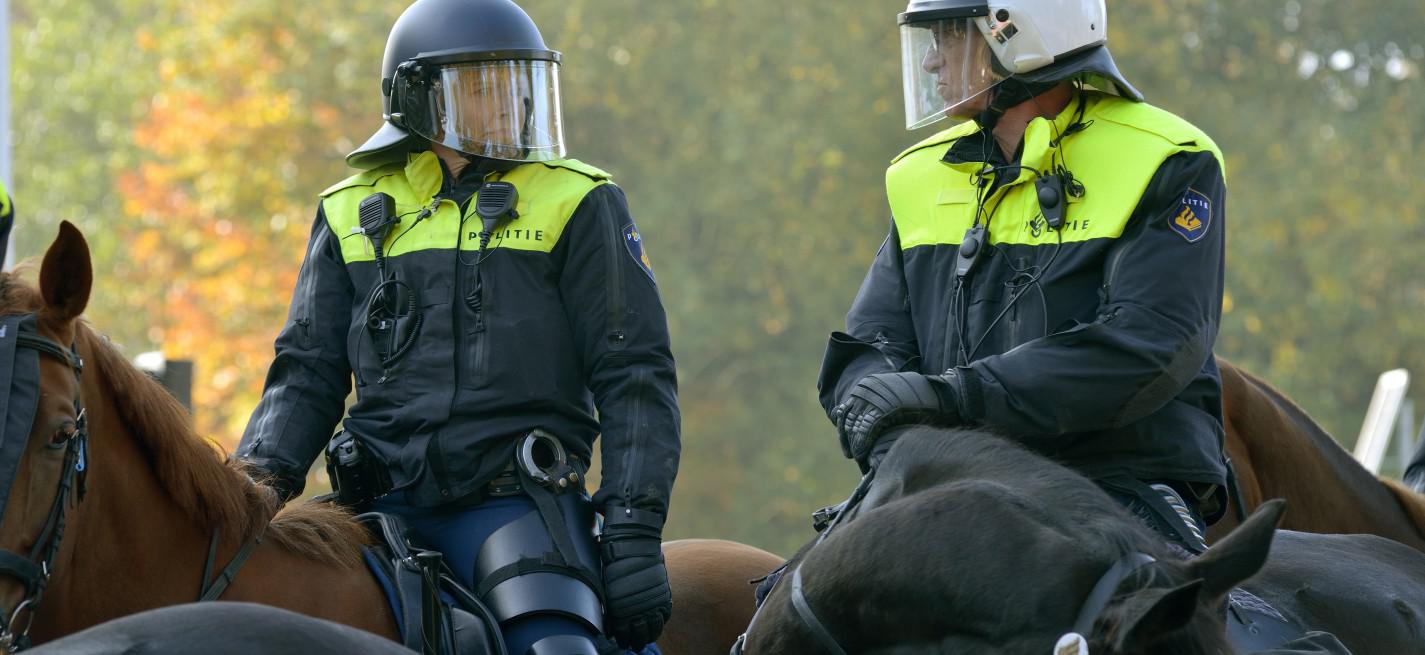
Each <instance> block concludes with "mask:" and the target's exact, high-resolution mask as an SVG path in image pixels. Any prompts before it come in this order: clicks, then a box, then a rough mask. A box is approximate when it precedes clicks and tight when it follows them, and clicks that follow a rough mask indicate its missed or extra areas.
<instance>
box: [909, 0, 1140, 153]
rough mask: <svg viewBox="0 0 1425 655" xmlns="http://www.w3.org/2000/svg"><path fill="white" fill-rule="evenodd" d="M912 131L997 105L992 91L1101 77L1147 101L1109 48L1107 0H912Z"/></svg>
mask: <svg viewBox="0 0 1425 655" xmlns="http://www.w3.org/2000/svg"><path fill="white" fill-rule="evenodd" d="M899 22H900V26H901V69H902V73H903V77H904V84H905V109H906V129H911V130H913V129H917V128H921V127H925V126H926V125H930V124H931V123H934V122H937V121H939V120H941V119H944V118H946V117H950V118H955V119H960V120H964V119H968V118H972V117H974V116H975V115H976V114H978V113H980V112H981V111H984V110H985V109H987V108H989V106H990V100H991V95H992V90H993V89H994V88H995V87H996V86H998V85H999V84H1000V83H1001V82H1003V81H1005V80H1006V79H1009V78H1011V77H1013V78H1017V79H1021V80H1024V81H1026V82H1034V83H1041V82H1050V81H1062V80H1065V79H1070V78H1073V77H1076V76H1084V77H1096V78H1098V79H1099V81H1100V83H1102V82H1104V81H1106V82H1108V84H1104V86H1105V87H1106V89H1105V90H1112V91H1116V92H1117V93H1118V94H1119V95H1123V96H1126V97H1130V98H1132V99H1134V100H1141V99H1142V96H1141V95H1140V94H1138V92H1137V91H1136V90H1134V89H1133V87H1132V86H1131V85H1129V84H1128V82H1127V81H1126V80H1124V79H1123V76H1122V74H1120V73H1119V72H1118V68H1117V66H1115V65H1114V64H1113V59H1112V57H1111V56H1109V55H1108V51H1107V50H1106V49H1105V48H1103V47H1101V46H1103V45H1104V44H1105V43H1107V42H1108V11H1107V9H1106V8H1105V6H1104V0H911V2H910V4H909V6H907V7H906V10H905V13H902V14H900V16H899Z"/></svg>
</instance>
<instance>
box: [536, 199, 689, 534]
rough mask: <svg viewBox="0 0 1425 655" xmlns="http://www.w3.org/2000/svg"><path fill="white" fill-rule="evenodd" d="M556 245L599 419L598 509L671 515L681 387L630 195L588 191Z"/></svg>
mask: <svg viewBox="0 0 1425 655" xmlns="http://www.w3.org/2000/svg"><path fill="white" fill-rule="evenodd" d="M559 241H560V242H559V244H558V245H557V246H556V252H555V256H556V258H557V259H558V261H559V262H560V263H561V265H562V268H561V271H560V277H559V290H560V295H561V296H562V297H563V299H564V305H565V312H566V313H567V314H568V316H569V322H570V325H571V326H572V327H573V333H574V338H575V340H576V341H577V343H578V346H579V352H580V356H581V358H582V361H583V367H584V375H585V379H586V381H587V384H588V386H589V390H590V391H591V392H593V395H594V404H595V406H596V407H597V408H598V411H599V424H600V432H601V446H600V448H601V450H600V454H601V455H602V460H603V470H602V471H601V472H600V477H601V483H600V485H599V490H598V492H597V493H595V494H594V503H595V506H597V507H599V508H601V509H602V510H603V511H604V512H605V513H607V512H608V511H610V508H611V507H627V508H631V509H637V510H643V511H649V512H654V513H656V514H657V515H658V516H660V517H666V516H667V512H668V498H669V495H670V494H671V493H672V490H673V479H674V477H676V476H677V473H678V457H679V453H680V451H681V448H682V446H681V442H680V437H679V431H680V424H681V419H680V417H679V414H678V379H677V374H676V372H675V370H674V366H673V352H672V349H671V346H670V345H669V338H668V319H667V316H666V315H665V314H664V311H663V301H662V299H661V298H659V295H658V286H657V285H656V284H655V282H654V280H653V274H652V272H651V269H648V268H646V258H644V257H643V256H642V255H643V252H642V236H641V235H640V234H639V233H638V229H637V227H635V226H634V223H633V218H632V217H631V216H630V215H629V211H628V204H627V201H626V200H625V199H624V195H623V191H622V190H620V189H619V188H618V187H616V186H614V185H612V184H605V185H602V186H599V187H596V188H595V189H594V190H593V191H590V192H589V194H588V195H587V196H585V197H584V200H583V202H582V203H581V204H580V205H579V208H578V209H577V210H576V211H575V212H574V215H573V217H571V218H570V219H569V223H568V226H567V227H566V228H565V230H564V234H563V235H562V236H561V237H560V240H559ZM635 253H637V254H635Z"/></svg>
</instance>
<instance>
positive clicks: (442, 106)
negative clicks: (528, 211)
mask: <svg viewBox="0 0 1425 655" xmlns="http://www.w3.org/2000/svg"><path fill="white" fill-rule="evenodd" d="M559 61H560V57H559V53H558V52H555V51H553V50H550V49H549V48H548V47H547V46H545V44H544V37H542V36H540V34H539V28H538V27H537V26H536V25H535V24H534V21H533V20H531V19H530V17H529V15H528V14H526V13H525V12H524V10H523V9H521V8H520V7H519V5H516V4H515V3H513V2H511V1H510V0H416V2H415V3H413V4H412V5H411V6H410V7H407V8H406V11H405V12H404V13H402V14H401V17H400V18H397V19H396V24H395V26H393V27H392V28H391V36H390V38H389V39H388V40H387V41H386V55H385V58H384V59H383V61H382V64H381V91H382V95H383V101H382V109H383V112H382V117H383V119H384V121H383V123H382V125H381V128H380V129H379V130H377V131H376V133H375V134H373V135H372V136H371V138H370V139H367V141H366V143H364V144H362V145H361V147H359V148H357V149H356V150H355V151H353V152H352V153H351V154H350V155H347V157H346V162H347V164H349V165H351V166H352V167H355V168H361V169H370V168H374V167H376V166H379V165H381V164H385V163H388V162H393V161H400V160H402V159H403V158H404V156H405V154H406V152H407V151H408V150H409V149H410V146H411V145H412V143H411V142H412V140H414V139H416V138H417V137H421V138H424V139H425V140H428V141H430V142H433V143H441V144H444V145H446V146H449V147H451V148H453V149H455V150H458V151H460V152H462V153H465V154H467V155H472V156H478V157H488V158H492V159H502V160H509V161H521V162H523V161H548V160H551V159H559V158H562V157H563V156H564V132H563V116H562V115H561V112H560V102H559Z"/></svg>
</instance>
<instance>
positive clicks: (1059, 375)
mask: <svg viewBox="0 0 1425 655" xmlns="http://www.w3.org/2000/svg"><path fill="white" fill-rule="evenodd" d="M899 22H900V26H901V42H902V48H901V51H902V69H903V74H904V91H905V104H906V127H907V128H908V129H917V128H920V127H924V126H927V125H930V124H932V123H936V122H939V121H941V120H944V119H947V118H949V119H953V120H955V121H957V124H956V125H955V126H953V127H951V128H949V129H947V130H945V131H943V132H940V133H939V134H936V135H935V136H932V137H930V138H928V139H926V140H924V141H922V142H920V143H918V144H916V145H914V146H912V147H911V148H910V149H909V150H906V151H905V152H903V153H901V154H900V156H898V157H896V158H895V160H894V161H893V162H892V163H891V167H890V169H889V170H888V171H887V172H886V194H887V197H888V198H889V200H890V205H891V214H892V223H891V228H890V235H889V236H888V237H887V238H886V241H885V243H884V244H883V245H882V246H881V249H880V251H879V252H878V253H877V254H876V258H875V261H874V262H873V263H872V264H871V270H870V272H869V273H867V275H866V278H865V280H864V282H862V285H861V289H860V291H859V292H858V293H857V295H856V299H855V301H853V303H852V305H851V310H850V312H849V313H848V314H847V317H846V326H847V329H846V332H837V333H833V334H832V336H831V340H830V343H829V344H828V346H827V351H826V355H825V359H824V361H823V363H822V371H821V379H820V381H819V384H818V388H819V389H820V391H821V402H822V405H823V406H824V407H825V408H826V411H827V415H828V416H829V417H830V418H831V419H832V421H833V422H834V423H835V424H836V427H837V432H838V435H839V436H840V441H841V447H842V450H843V452H844V453H845V454H846V456H847V457H850V458H853V459H855V460H856V462H857V463H858V464H859V465H860V466H861V467H862V470H869V469H873V468H874V467H875V465H876V463H877V462H878V461H879V459H880V458H881V457H882V456H884V454H885V452H886V451H887V450H889V448H890V445H891V443H892V442H893V441H894V435H895V432H894V431H893V428H895V427H896V426H900V425H905V424H908V423H930V424H938V425H945V426H975V427H986V428H991V429H994V430H997V431H1000V432H1003V433H1004V434H1007V435H1012V436H1017V437H1018V438H1019V439H1020V440H1021V441H1022V443H1024V444H1025V445H1026V446H1028V447H1030V448H1032V449H1035V450H1038V451H1040V452H1042V453H1045V454H1047V455H1049V456H1050V457H1053V458H1054V459H1056V460H1058V461H1060V462H1062V463H1064V464H1065V465H1067V466H1069V467H1070V468H1073V469H1076V470H1078V471H1080V472H1081V473H1083V474H1084V475H1086V476H1087V477H1089V478H1090V479H1093V480H1094V481H1095V482H1097V483H1098V484H1099V486H1101V487H1102V488H1103V489H1104V490H1105V491H1106V492H1108V495H1109V496H1111V497H1112V498H1114V499H1115V500H1116V501H1118V502H1119V503H1121V504H1123V505H1124V506H1126V507H1127V508H1128V509H1129V510H1130V511H1132V512H1133V513H1134V514H1135V515H1137V516H1138V518H1139V519H1141V520H1142V521H1143V522H1144V523H1145V524H1147V525H1148V526H1149V527H1150V528H1152V529H1153V530H1154V531H1156V532H1158V533H1159V534H1161V535H1162V536H1163V537H1164V538H1165V539H1166V540H1167V542H1168V543H1169V544H1170V545H1176V547H1178V548H1180V549H1181V550H1180V554H1181V555H1183V556H1191V555H1193V554H1200V553H1202V552H1203V551H1204V550H1206V548H1207V544H1206V542H1205V541H1204V538H1203V536H1204V534H1205V532H1206V530H1207V525H1208V523H1210V522H1213V521H1216V520H1217V519H1218V518H1220V517H1221V516H1222V514H1223V513H1224V512H1225V508H1226V500H1227V498H1226V493H1225V486H1226V484H1227V479H1228V475H1229V469H1230V467H1229V466H1228V464H1227V462H1226V456H1225V454H1224V452H1223V438H1224V430H1223V421H1222V383H1221V378H1220V376H1219V374H1218V370H1217V363H1216V361H1215V359H1214V358H1213V354H1212V347H1213V342H1214V341H1215V339H1216V337H1217V328H1218V324H1219V321H1220V320H1221V317H1222V296H1223V243H1224V239H1223V235H1224V232H1225V230H1224V228H1225V225H1224V223H1225V208H1226V203H1225V200H1226V198H1225V196H1226V182H1225V179H1224V163H1223V156H1222V153H1221V151H1219V150H1218V148H1217V145H1216V144H1215V143H1213V141H1212V139H1211V138H1209V137H1208V136H1207V135H1206V134H1204V133H1203V132H1202V131H1201V130H1199V129H1197V128H1196V127H1194V126H1192V125H1191V124H1189V123H1188V122H1187V121H1185V120H1183V119H1181V118H1179V117H1177V116H1174V115H1173V114H1170V113H1168V112H1166V111H1164V110H1162V109H1159V108H1157V107H1154V106H1152V105H1149V104H1146V103H1145V102H1143V96H1142V95H1141V94H1140V93H1139V92H1138V91H1137V90H1136V89H1134V88H1133V86H1132V85H1130V84H1129V83H1128V81H1127V80H1125V79H1124V77H1123V75H1122V74H1121V73H1120V72H1119V70H1118V67H1117V65H1116V64H1115V63H1114V61H1113V58H1112V56H1111V55H1110V54H1109V51H1108V47H1107V45H1106V44H1107V41H1108V32H1107V30H1108V16H1107V10H1106V8H1105V6H1104V2H1103V0H1097V1H1095V0H1086V1H1080V0H911V2H910V4H909V6H908V7H907V8H906V11H905V12H904V13H902V14H900V20H899ZM768 588H769V585H767V584H764V585H763V587H762V588H760V589H759V592H763V593H765V591H766V590H767V589H768ZM1230 598H1231V600H1230V602H1231V605H1232V607H1233V609H1234V611H1233V612H1231V613H1229V614H1230V617H1229V621H1228V623H1229V630H1228V635H1229V638H1230V639H1231V640H1232V641H1233V643H1234V645H1235V646H1236V647H1238V648H1240V649H1244V650H1253V651H1256V650H1259V649H1263V648H1269V647H1275V646H1277V645H1279V644H1281V643H1282V642H1285V641H1287V640H1289V639H1292V638H1294V637H1297V636H1300V635H1301V634H1302V631H1301V627H1300V626H1296V625H1293V624H1291V623H1290V622H1289V621H1287V620H1286V619H1285V618H1284V617H1282V615H1281V614H1280V613H1278V612H1277V611H1276V610H1275V609H1272V608H1271V607H1270V606H1268V605H1267V604H1266V603H1264V602H1262V601H1261V599H1258V598H1256V597H1255V596H1252V595H1251V594H1248V593H1246V592H1244V591H1242V590H1240V589H1238V590H1233V592H1232V594H1231V596H1230ZM1313 634H1314V635H1320V634H1321V633H1313ZM1324 639H1325V641H1326V642H1330V643H1325V644H1324V645H1323V644H1317V643H1316V642H1314V641H1311V639H1310V638H1308V639H1306V640H1304V641H1294V642H1292V644H1293V646H1294V647H1297V648H1298V649H1299V650H1296V651H1292V652H1303V653H1304V652H1343V650H1344V649H1339V650H1338V649H1337V648H1336V647H1339V642H1336V641H1335V638H1334V637H1331V636H1330V635H1324ZM1277 652H1280V651H1277Z"/></svg>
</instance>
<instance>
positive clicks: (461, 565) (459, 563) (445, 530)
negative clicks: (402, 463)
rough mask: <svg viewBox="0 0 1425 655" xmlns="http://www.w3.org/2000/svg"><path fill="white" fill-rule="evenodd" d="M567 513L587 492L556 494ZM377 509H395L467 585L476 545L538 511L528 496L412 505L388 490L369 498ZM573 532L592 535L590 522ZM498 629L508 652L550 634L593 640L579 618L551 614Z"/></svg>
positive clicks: (519, 651)
mask: <svg viewBox="0 0 1425 655" xmlns="http://www.w3.org/2000/svg"><path fill="white" fill-rule="evenodd" d="M558 499H559V503H560V505H561V508H560V509H562V510H563V513H564V515H565V516H566V517H572V516H576V515H577V512H576V511H575V507H576V503H588V502H589V497H588V496H587V495H584V494H582V493H579V494H574V493H565V494H561V495H559V496H558ZM372 509H374V510H375V511H378V512H385V513H388V514H395V515H397V516H400V517H401V518H403V519H405V521H406V524H407V525H408V526H409V527H410V529H411V530H412V531H413V532H414V533H415V534H416V536H417V538H418V539H419V540H420V542H419V543H418V545H420V546H424V547H427V548H433V549H435V550H438V551H440V552H441V554H442V555H444V558H445V562H446V564H447V565H448V566H449V567H450V569H451V570H452V571H454V572H455V575H456V576H458V577H459V578H460V583H461V584H463V585H465V588H466V589H471V590H473V589H475V588H476V587H477V586H478V583H479V581H478V580H475V557H476V555H478V554H479V553H480V546H482V545H484V543H485V540H486V539H489V537H490V535H491V534H493V533H494V532H495V530H498V529H500V528H501V527H503V526H504V525H506V524H507V523H510V522H513V521H515V520H516V519H519V518H520V517H522V516H524V515H526V514H528V513H530V512H537V511H539V510H538V509H536V507H535V504H534V500H532V499H531V498H530V497H529V496H525V495H522V494H521V495H518V496H506V497H502V498H491V499H488V500H486V501H484V502H482V503H480V504H478V505H474V506H470V507H451V506H446V507H430V508H425V507H415V506H412V505H410V504H408V503H407V502H406V498H405V494H403V493H399V492H398V493H393V494H390V495H388V496H386V497H384V498H382V499H380V500H378V501H376V502H375V503H374V504H373V507H372ZM576 532H578V538H584V539H588V540H589V541H588V542H587V543H588V544H590V545H592V544H593V541H594V526H589V529H588V530H587V531H584V530H577V531H576ZM500 631H501V632H502V633H503V634H504V637H505V646H506V648H507V649H508V651H509V653H510V655H524V653H525V652H526V651H527V650H529V647H530V645H531V644H533V643H534V642H536V641H539V640H540V639H543V638H545V637H549V636H553V635H576V636H583V637H586V638H588V639H590V640H592V641H594V643H598V640H597V637H598V633H596V632H594V631H593V630H591V629H590V628H589V626H588V625H587V624H585V623H584V622H582V621H579V620H576V619H572V618H567V617H564V616H561V615H556V614H532V615H527V616H523V617H520V618H518V619H516V620H514V621H512V622H504V623H502V625H501V627H500Z"/></svg>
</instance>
